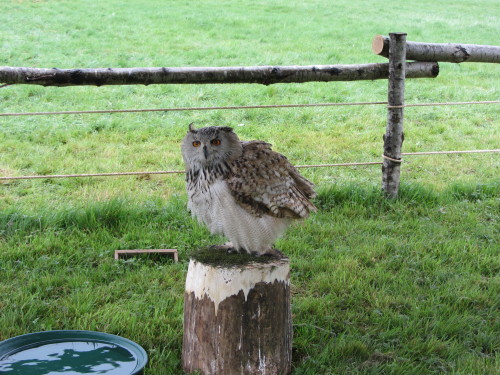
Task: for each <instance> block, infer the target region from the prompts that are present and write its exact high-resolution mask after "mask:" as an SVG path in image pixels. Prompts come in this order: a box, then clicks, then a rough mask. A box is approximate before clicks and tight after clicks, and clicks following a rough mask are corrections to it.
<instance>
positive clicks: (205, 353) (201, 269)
mask: <svg viewBox="0 0 500 375" xmlns="http://www.w3.org/2000/svg"><path fill="white" fill-rule="evenodd" d="M290 306H291V305H290V263H289V260H288V258H282V259H272V260H270V261H269V262H267V263H254V262H250V263H246V264H239V265H227V264H226V265H214V264H210V263H205V262H203V261H200V260H196V259H191V260H190V263H189V269H188V274H187V278H186V290H185V294H184V337H183V348H182V364H183V369H184V371H185V372H186V373H191V372H195V371H200V372H201V373H202V374H204V375H207V374H218V375H224V374H227V375H234V374H248V375H250V374H252V375H259V374H261V375H264V374H266V375H273V374H276V375H278V374H280V375H281V374H289V373H290V372H291V359H292V318H291V308H290Z"/></svg>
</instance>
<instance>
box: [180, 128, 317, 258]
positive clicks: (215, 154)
mask: <svg viewBox="0 0 500 375" xmlns="http://www.w3.org/2000/svg"><path fill="white" fill-rule="evenodd" d="M182 157H183V159H184V163H185V166H186V188H187V193H188V209H189V210H190V211H191V213H192V215H193V216H195V217H196V218H197V219H198V221H200V222H202V223H204V224H205V225H206V226H207V227H208V229H209V230H210V232H211V233H212V234H222V235H224V236H225V237H227V238H228V239H229V241H231V243H230V244H228V245H229V246H228V247H229V248H230V249H231V250H233V251H237V252H241V253H249V254H253V255H259V256H260V255H264V254H270V255H273V254H276V253H279V252H277V251H276V250H274V249H273V248H272V245H273V243H274V241H276V239H277V238H278V237H279V236H280V235H281V234H282V233H283V232H284V231H285V229H286V228H287V227H288V226H289V225H290V224H291V222H292V220H293V219H301V218H306V217H308V216H309V213H310V212H311V211H316V207H315V206H314V205H313V204H312V203H311V201H310V200H309V199H310V198H313V197H314V196H315V192H314V189H313V184H312V183H311V182H310V181H308V180H307V179H305V178H304V177H302V176H301V175H300V174H299V172H298V171H297V170H296V169H295V167H294V166H293V165H292V164H290V162H289V161H288V159H287V158H286V157H285V156H283V155H281V154H279V153H277V152H275V151H273V150H271V145H270V144H269V143H266V142H261V141H250V142H242V141H240V140H239V138H238V136H237V135H236V133H234V132H233V129H232V128H230V127H217V126H210V127H206V128H201V129H194V128H193V126H192V124H191V125H189V131H188V133H187V134H186V136H185V137H184V139H183V141H182Z"/></svg>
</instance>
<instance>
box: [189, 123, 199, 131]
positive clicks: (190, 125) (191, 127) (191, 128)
mask: <svg viewBox="0 0 500 375" xmlns="http://www.w3.org/2000/svg"><path fill="white" fill-rule="evenodd" d="M193 124H194V122H192V123H191V124H189V126H188V128H189V131H190V132H191V133H196V132H197V130H196V129H195V128H194V126H193Z"/></svg>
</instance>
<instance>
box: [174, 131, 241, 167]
mask: <svg viewBox="0 0 500 375" xmlns="http://www.w3.org/2000/svg"><path fill="white" fill-rule="evenodd" d="M181 150H182V157H183V158H184V164H185V165H186V168H187V169H189V168H202V167H206V166H215V165H218V164H222V163H224V162H227V161H230V160H233V159H236V158H237V157H239V156H240V155H241V153H242V152H243V147H242V145H241V142H240V140H239V138H238V136H237V135H236V133H234V132H233V129H232V128H230V127H227V126H209V127H206V128H201V129H195V128H194V127H193V124H189V131H188V133H187V134H186V136H185V137H184V139H183V140H182V147H181Z"/></svg>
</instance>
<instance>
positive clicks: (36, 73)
mask: <svg viewBox="0 0 500 375" xmlns="http://www.w3.org/2000/svg"><path fill="white" fill-rule="evenodd" d="M438 74H439V66H438V64H437V63H427V62H412V63H408V65H407V67H406V78H435V77H436V76H437V75H438ZM388 77H389V64H387V63H379V64H357V65H306V66H295V65H294V66H246V67H192V68H117V69H111V68H101V69H57V68H52V69H42V68H24V67H9V66H2V67H0V82H2V83H5V84H30V85H42V86H83V85H89V86H103V85H152V84H202V83H205V84H206V83H258V84H262V85H271V84H275V83H302V82H313V81H315V82H330V81H361V80H376V79H387V78H388Z"/></svg>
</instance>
